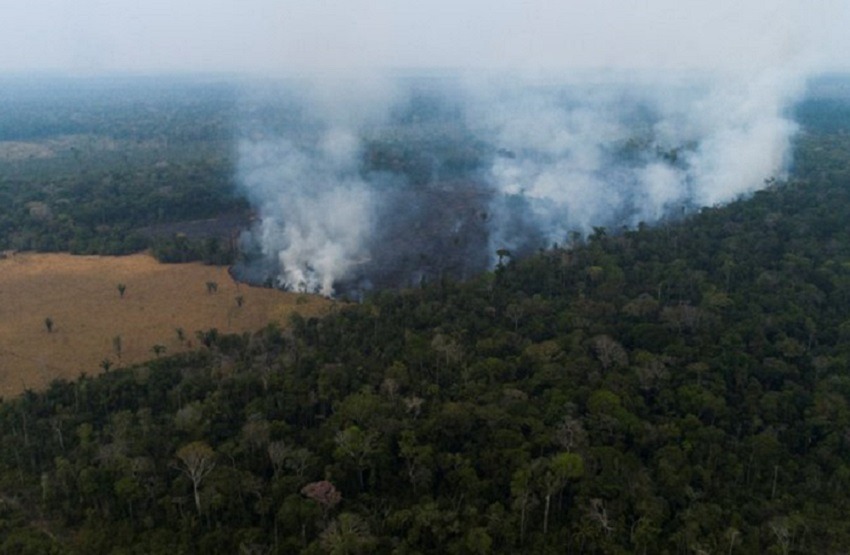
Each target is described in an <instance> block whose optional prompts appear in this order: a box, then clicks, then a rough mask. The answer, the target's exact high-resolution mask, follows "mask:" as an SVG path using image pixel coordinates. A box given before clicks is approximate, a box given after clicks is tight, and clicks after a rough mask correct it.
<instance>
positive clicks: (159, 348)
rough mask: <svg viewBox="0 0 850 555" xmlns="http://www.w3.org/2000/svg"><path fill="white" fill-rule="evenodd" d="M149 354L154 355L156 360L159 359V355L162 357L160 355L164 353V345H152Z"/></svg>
mask: <svg viewBox="0 0 850 555" xmlns="http://www.w3.org/2000/svg"><path fill="white" fill-rule="evenodd" d="M151 352H153V354H154V355H155V356H156V357H157V358H159V357H160V355H162V353H164V352H165V345H160V344H159V343H157V344H156V345H154V346H153V347H151Z"/></svg>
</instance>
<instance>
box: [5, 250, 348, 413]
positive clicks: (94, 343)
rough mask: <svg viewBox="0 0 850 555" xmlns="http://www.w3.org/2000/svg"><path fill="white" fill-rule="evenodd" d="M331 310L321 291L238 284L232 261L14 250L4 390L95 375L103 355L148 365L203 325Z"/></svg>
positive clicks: (182, 346)
mask: <svg viewBox="0 0 850 555" xmlns="http://www.w3.org/2000/svg"><path fill="white" fill-rule="evenodd" d="M208 283H210V284H213V283H214V284H215V286H214V287H209V286H208V285H207V284H208ZM119 284H123V285H124V286H125V291H124V295H123V296H122V295H121V294H120V292H119V288H118V286H119ZM237 297H241V306H240V303H239V302H238V301H237ZM331 307H332V302H331V301H328V300H325V299H322V298H320V297H315V296H306V295H300V294H295V293H284V292H281V291H277V290H273V289H263V288H256V287H249V286H246V285H244V284H239V283H237V282H236V281H234V280H233V278H232V277H230V275H229V274H228V272H227V269H226V268H221V267H213V266H204V265H202V264H194V263H190V264H160V263H158V262H156V261H155V260H154V259H153V258H151V257H150V256H148V255H144V254H138V255H131V256H122V257H102V256H73V255H70V254H30V253H25V254H14V255H9V256H8V257H6V258H5V259H0V396H2V397H6V398H8V397H9V396H12V395H16V394H19V393H21V392H22V391H24V390H25V389H27V388H31V389H36V390H38V389H42V388H44V387H46V386H47V385H48V384H49V383H50V382H51V381H52V380H53V379H56V378H65V379H74V378H76V377H78V376H79V375H80V374H81V373H83V372H84V373H86V374H88V375H93V374H97V373H99V372H102V371H103V368H102V366H101V362H102V361H103V360H105V359H108V360H109V361H111V362H112V364H113V367H114V368H115V367H120V366H126V365H129V364H134V363H138V362H143V361H145V360H148V359H151V358H153V357H154V356H155V355H154V352H153V347H154V345H162V346H164V347H165V354H166V355H167V354H172V353H176V352H181V351H185V350H190V349H193V348H198V346H199V342H198V340H197V338H196V337H195V333H196V332H197V331H199V330H208V329H211V328H217V329H218V330H219V331H220V332H222V333H241V332H246V331H256V330H258V329H260V328H262V327H263V326H265V325H267V324H268V323H269V322H273V321H277V322H280V323H281V324H284V325H285V324H286V322H287V319H288V317H289V316H290V314H291V313H292V312H296V311H297V312H298V313H300V314H301V315H303V316H315V315H320V314H324V313H326V312H327V311H328V310H330V309H331ZM48 318H49V319H50V320H51V322H52V331H48V330H47V325H46V319H48ZM178 329H182V330H183V332H184V336H185V339H184V340H182V341H181V340H180V339H179V337H178V333H177V330H178ZM116 338H120V339H116Z"/></svg>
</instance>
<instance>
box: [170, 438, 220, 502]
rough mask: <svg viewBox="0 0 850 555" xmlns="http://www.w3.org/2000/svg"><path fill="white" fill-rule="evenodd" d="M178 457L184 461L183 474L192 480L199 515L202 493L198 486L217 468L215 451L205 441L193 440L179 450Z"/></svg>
mask: <svg viewBox="0 0 850 555" xmlns="http://www.w3.org/2000/svg"><path fill="white" fill-rule="evenodd" d="M177 458H178V459H180V462H181V463H183V466H182V467H181V470H182V471H183V474H185V475H186V476H187V477H188V478H189V480H190V481H191V482H192V492H193V494H194V497H195V508H196V509H197V510H198V516H201V495H200V493H199V491H198V488H199V487H200V486H201V482H203V480H204V478H206V477H207V475H208V474H209V473H210V472H212V470H213V469H214V468H215V451H213V449H212V447H210V446H209V445H207V444H206V443H205V442H203V441H193V442H192V443H189V444H187V445H184V446H183V447H181V448H180V449H178V450H177Z"/></svg>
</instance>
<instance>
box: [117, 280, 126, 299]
mask: <svg viewBox="0 0 850 555" xmlns="http://www.w3.org/2000/svg"><path fill="white" fill-rule="evenodd" d="M125 291H127V286H126V285H124V284H123V283H119V284H118V296H120V297H121V298H122V299H123V298H124V292H125Z"/></svg>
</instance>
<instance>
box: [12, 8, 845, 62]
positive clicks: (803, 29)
mask: <svg viewBox="0 0 850 555" xmlns="http://www.w3.org/2000/svg"><path fill="white" fill-rule="evenodd" d="M847 28H850V2H847V1H846V0H809V1H807V2H804V1H792V0H734V1H733V0H592V1H591V0H514V1H507V0H73V1H72V0H28V1H26V2H22V1H18V2H16V1H13V0H3V1H2V3H0V72H54V71H58V72H66V73H82V74H97V73H108V72H130V73H159V72H169V73H173V72H193V73H196V72H227V73H248V74H276V73H287V72H293V71H295V72H297V71H309V70H320V71H337V72H343V71H361V70H364V69H384V68H475V69H523V70H538V69H539V70H552V69H555V70H557V69H639V70H646V69H653V70H655V69H661V70H668V69H672V70H706V69H708V70H716V69H721V70H743V71H748V70H751V69H754V68H761V67H765V66H778V65H779V66H781V65H786V64H791V65H805V66H807V67H816V68H818V69H836V70H848V69H850V33H846V32H845V29H847Z"/></svg>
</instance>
